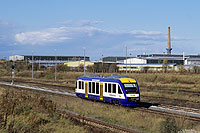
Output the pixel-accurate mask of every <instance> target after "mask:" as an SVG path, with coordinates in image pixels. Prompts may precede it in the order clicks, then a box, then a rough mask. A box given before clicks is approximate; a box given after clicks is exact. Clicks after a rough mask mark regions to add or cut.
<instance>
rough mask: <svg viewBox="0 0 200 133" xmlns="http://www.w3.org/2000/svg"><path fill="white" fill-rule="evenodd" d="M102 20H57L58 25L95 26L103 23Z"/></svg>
mask: <svg viewBox="0 0 200 133" xmlns="http://www.w3.org/2000/svg"><path fill="white" fill-rule="evenodd" d="M103 23H104V22H103V21H93V20H81V21H78V22H73V21H72V20H66V21H62V22H57V24H58V25H62V26H75V27H77V26H80V27H83V26H95V25H101V24H103Z"/></svg>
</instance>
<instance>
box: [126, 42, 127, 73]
mask: <svg viewBox="0 0 200 133" xmlns="http://www.w3.org/2000/svg"><path fill="white" fill-rule="evenodd" d="M126 74H127V46H126Z"/></svg>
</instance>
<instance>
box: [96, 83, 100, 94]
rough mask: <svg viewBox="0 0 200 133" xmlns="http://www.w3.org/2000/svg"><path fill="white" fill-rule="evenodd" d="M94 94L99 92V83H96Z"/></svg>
mask: <svg viewBox="0 0 200 133" xmlns="http://www.w3.org/2000/svg"><path fill="white" fill-rule="evenodd" d="M96 94H99V83H96Z"/></svg>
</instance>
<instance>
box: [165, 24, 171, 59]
mask: <svg viewBox="0 0 200 133" xmlns="http://www.w3.org/2000/svg"><path fill="white" fill-rule="evenodd" d="M166 50H167V54H168V55H171V51H172V48H171V40H170V27H168V48H167V49H166Z"/></svg>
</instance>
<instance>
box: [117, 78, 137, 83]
mask: <svg viewBox="0 0 200 133" xmlns="http://www.w3.org/2000/svg"><path fill="white" fill-rule="evenodd" d="M120 81H121V82H122V83H136V81H135V80H134V79H131V78H121V79H120Z"/></svg>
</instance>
